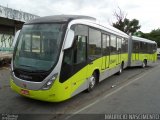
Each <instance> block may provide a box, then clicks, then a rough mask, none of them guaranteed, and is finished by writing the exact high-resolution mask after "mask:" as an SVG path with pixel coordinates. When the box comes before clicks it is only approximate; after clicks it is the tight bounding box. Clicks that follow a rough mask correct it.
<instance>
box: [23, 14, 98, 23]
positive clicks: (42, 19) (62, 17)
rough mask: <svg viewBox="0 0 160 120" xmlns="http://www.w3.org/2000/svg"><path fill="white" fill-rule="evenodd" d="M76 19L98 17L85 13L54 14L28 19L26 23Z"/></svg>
mask: <svg viewBox="0 0 160 120" xmlns="http://www.w3.org/2000/svg"><path fill="white" fill-rule="evenodd" d="M75 19H86V20H92V21H96V18H93V17H90V16H84V15H53V16H46V17H39V18H36V19H34V20H31V21H28V22H26V23H25V24H32V23H53V22H69V21H71V20H75Z"/></svg>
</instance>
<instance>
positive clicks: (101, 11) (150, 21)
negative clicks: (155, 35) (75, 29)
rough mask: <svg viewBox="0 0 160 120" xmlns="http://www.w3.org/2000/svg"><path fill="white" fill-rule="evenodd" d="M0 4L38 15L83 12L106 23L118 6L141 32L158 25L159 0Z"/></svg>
mask: <svg viewBox="0 0 160 120" xmlns="http://www.w3.org/2000/svg"><path fill="white" fill-rule="evenodd" d="M0 5H2V6H5V7H9V8H12V9H16V10H21V11H24V12H28V13H31V14H35V15H38V16H49V15H59V14H74V15H87V16H92V17H95V18H97V19H98V20H99V21H102V22H105V23H107V24H110V25H111V24H112V22H115V21H116V19H115V17H114V15H113V14H114V12H115V11H118V7H119V8H120V9H121V10H122V11H123V12H124V13H125V14H126V17H127V18H129V19H130V20H132V19H137V20H139V24H140V25H141V29H140V30H141V31H142V32H145V33H147V32H150V31H151V30H153V29H158V28H160V0H0Z"/></svg>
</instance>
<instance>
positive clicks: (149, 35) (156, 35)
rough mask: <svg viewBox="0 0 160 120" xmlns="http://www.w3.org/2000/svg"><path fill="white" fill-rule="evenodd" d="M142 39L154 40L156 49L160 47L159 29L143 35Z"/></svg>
mask: <svg viewBox="0 0 160 120" xmlns="http://www.w3.org/2000/svg"><path fill="white" fill-rule="evenodd" d="M143 37H144V38H147V39H149V40H154V41H156V42H157V45H158V47H160V28H158V29H154V30H152V31H151V32H150V33H144V36H143Z"/></svg>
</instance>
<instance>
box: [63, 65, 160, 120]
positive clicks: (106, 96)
mask: <svg viewBox="0 0 160 120" xmlns="http://www.w3.org/2000/svg"><path fill="white" fill-rule="evenodd" d="M157 67H160V65H158V66H157ZM157 67H155V68H157ZM155 68H153V69H155ZM153 69H151V70H149V71H147V72H145V73H143V74H142V75H141V76H140V77H137V78H135V79H133V80H131V81H129V82H127V83H126V84H124V85H123V86H121V87H119V88H117V89H115V90H114V91H112V92H110V93H108V94H107V95H105V96H104V97H102V98H100V99H98V100H96V101H94V102H93V103H91V104H89V105H87V106H85V107H83V108H81V109H80V110H78V111H76V112H74V113H73V114H72V115H70V116H68V117H66V118H65V120H67V119H69V118H71V117H73V116H74V115H76V114H78V113H80V112H81V111H83V110H85V109H87V108H89V107H91V106H93V105H95V104H96V103H98V102H100V101H102V100H104V99H106V98H108V97H109V96H111V95H113V94H115V93H117V92H118V91H120V90H121V89H123V88H124V87H126V86H128V85H130V84H132V83H133V82H136V81H137V80H139V79H141V78H142V77H144V76H145V75H146V74H148V73H149V72H151V71H152V70H153Z"/></svg>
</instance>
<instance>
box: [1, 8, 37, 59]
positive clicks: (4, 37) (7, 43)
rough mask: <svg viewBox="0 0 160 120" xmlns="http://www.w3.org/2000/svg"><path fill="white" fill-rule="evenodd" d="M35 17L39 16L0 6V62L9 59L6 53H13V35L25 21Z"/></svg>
mask: <svg viewBox="0 0 160 120" xmlns="http://www.w3.org/2000/svg"><path fill="white" fill-rule="evenodd" d="M37 17H39V16H37V15H33V14H30V13H26V12H23V11H19V10H14V9H12V8H8V7H3V6H0V61H2V60H3V59H5V58H6V57H9V58H10V56H8V52H12V51H13V48H12V43H13V38H14V35H15V33H16V32H17V31H18V30H19V29H21V28H22V25H23V24H24V23H25V22H26V21H28V20H32V19H35V18H37ZM6 53H7V54H6Z"/></svg>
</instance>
